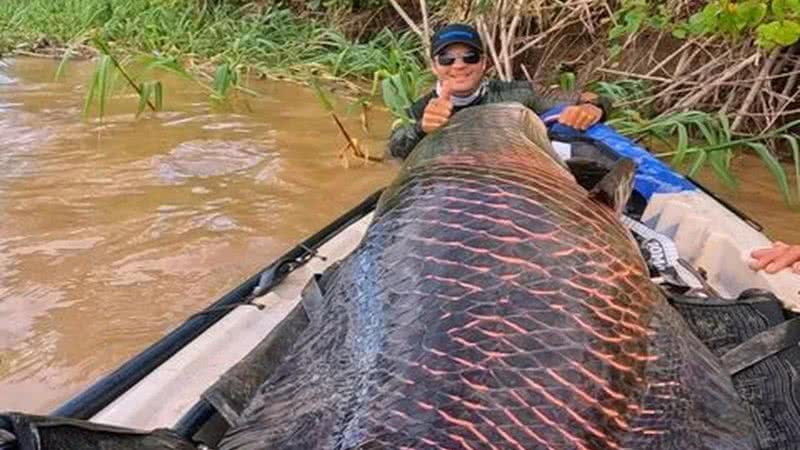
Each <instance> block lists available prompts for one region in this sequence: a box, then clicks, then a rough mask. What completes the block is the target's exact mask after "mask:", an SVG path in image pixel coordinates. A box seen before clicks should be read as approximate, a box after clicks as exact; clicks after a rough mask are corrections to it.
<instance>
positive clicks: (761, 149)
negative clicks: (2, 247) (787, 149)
mask: <svg viewBox="0 0 800 450" xmlns="http://www.w3.org/2000/svg"><path fill="white" fill-rule="evenodd" d="M747 146H748V147H750V148H752V149H753V150H755V151H756V153H758V156H759V157H761V161H763V162H764V165H765V166H767V169H768V170H769V171H770V173H771V174H772V176H773V177H775V181H776V182H777V183H778V189H779V190H780V192H781V195H782V196H783V199H784V201H785V202H786V203H787V204H788V203H790V196H789V181H788V179H787V178H786V171H785V170H783V166H782V165H781V163H780V161H778V158H776V157H775V155H773V154H772V152H770V151H769V149H768V148H767V147H766V146H765V145H764V144H762V143H760V142H750V143H748V144H747Z"/></svg>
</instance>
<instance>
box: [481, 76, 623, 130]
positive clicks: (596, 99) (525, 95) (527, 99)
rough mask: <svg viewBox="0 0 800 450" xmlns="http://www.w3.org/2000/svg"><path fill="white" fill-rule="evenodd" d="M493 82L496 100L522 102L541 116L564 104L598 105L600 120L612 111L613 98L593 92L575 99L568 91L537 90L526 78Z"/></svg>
mask: <svg viewBox="0 0 800 450" xmlns="http://www.w3.org/2000/svg"><path fill="white" fill-rule="evenodd" d="M492 83H493V84H494V85H495V86H493V89H492V91H493V92H494V95H496V96H497V97H496V98H495V99H494V101H515V102H520V103H522V104H523V105H525V106H527V107H528V108H530V109H532V110H533V111H534V112H535V113H536V114H539V115H540V116H541V115H542V114H544V113H545V112H547V111H548V110H550V109H552V108H555V107H556V106H558V105H563V104H568V105H579V104H582V103H589V104H591V105H594V106H597V107H598V108H600V110H602V116H601V117H600V119H599V120H600V121H602V120H604V119H605V118H606V117H607V116H608V114H609V113H610V112H611V100H610V99H609V98H607V97H603V96H599V95H596V94H593V93H583V94H581V95H580V97H579V98H578V99H575V98H574V96H573V98H569V96H568V95H567V93H566V92H563V91H559V90H556V91H553V92H537V91H536V90H535V89H534V88H533V86H532V85H531V83H530V82H528V81H526V80H516V81H493V82H492Z"/></svg>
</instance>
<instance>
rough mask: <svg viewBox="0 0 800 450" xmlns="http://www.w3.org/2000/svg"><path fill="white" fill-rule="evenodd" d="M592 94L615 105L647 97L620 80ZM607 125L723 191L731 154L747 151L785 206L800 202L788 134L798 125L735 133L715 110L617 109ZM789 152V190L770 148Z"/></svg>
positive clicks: (799, 172)
mask: <svg viewBox="0 0 800 450" xmlns="http://www.w3.org/2000/svg"><path fill="white" fill-rule="evenodd" d="M593 90H594V91H595V92H598V93H601V94H603V95H606V96H608V97H610V98H611V99H613V100H614V102H615V103H618V104H623V105H624V104H626V103H630V102H631V101H635V100H640V99H643V98H646V97H647V96H648V95H649V94H650V89H649V87H648V85H647V83H644V82H642V81H641V80H622V81H620V82H616V83H607V82H599V83H594V85H593ZM608 124H609V125H611V126H613V127H615V128H616V129H617V130H618V131H619V132H620V133H622V134H624V135H626V136H629V137H632V138H634V139H637V140H643V139H644V140H647V141H649V142H651V143H652V142H653V141H656V142H659V143H660V144H661V146H662V147H667V148H671V150H669V151H664V152H656V156H658V157H662V158H669V162H670V164H671V165H672V166H673V167H676V168H679V169H684V170H685V171H686V173H687V175H689V176H694V175H696V174H697V173H698V172H699V171H700V170H702V169H703V168H705V167H710V168H711V170H713V171H714V174H715V175H716V176H717V178H718V179H720V180H721V181H722V182H724V183H725V184H726V185H728V186H729V187H735V186H736V185H737V180H736V178H735V176H734V174H733V172H732V170H731V162H732V161H733V159H734V157H735V155H736V153H737V152H744V151H750V152H753V153H754V154H755V155H756V156H758V157H759V158H760V159H761V161H762V162H763V163H764V166H765V168H766V169H767V170H768V171H769V172H770V173H771V174H772V176H773V178H774V179H775V182H776V185H777V187H778V189H779V191H780V192H781V195H782V196H783V198H784V201H785V202H786V203H787V204H798V203H800V137H798V136H797V135H794V134H792V133H791V130H792V129H794V128H796V127H797V126H800V121H794V122H790V123H787V124H784V125H782V126H780V127H776V128H772V129H768V130H764V131H762V132H761V133H760V134H757V135H752V134H736V133H734V132H733V131H732V128H731V124H730V118H729V116H728V115H726V114H724V113H722V112H717V113H708V112H703V111H696V110H689V111H683V112H678V113H669V114H655V113H653V112H652V111H648V110H647V109H646V108H645V109H640V110H636V109H630V108H619V109H617V110H616V111H614V112H613V114H612V116H611V118H610V119H609V120H608ZM781 144H783V145H785V146H786V147H787V148H789V149H791V154H790V160H791V164H792V166H793V169H794V175H795V176H794V179H795V186H794V189H793V188H792V187H791V186H790V181H789V180H790V177H789V176H788V175H787V173H786V170H785V168H784V166H783V165H782V164H781V162H780V161H779V159H778V158H777V157H776V156H775V155H776V152H775V151H772V150H770V148H775V147H777V146H778V145H781Z"/></svg>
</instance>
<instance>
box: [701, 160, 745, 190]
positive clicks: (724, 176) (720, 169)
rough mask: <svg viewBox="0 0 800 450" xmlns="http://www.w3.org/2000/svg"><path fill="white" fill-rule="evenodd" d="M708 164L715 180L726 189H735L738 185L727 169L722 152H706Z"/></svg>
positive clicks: (726, 161) (726, 162)
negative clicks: (724, 185)
mask: <svg viewBox="0 0 800 450" xmlns="http://www.w3.org/2000/svg"><path fill="white" fill-rule="evenodd" d="M708 162H709V163H710V164H711V168H712V169H713V170H714V174H715V175H716V176H717V178H719V179H720V180H721V181H722V182H723V183H725V184H726V185H727V186H728V187H730V188H735V187H736V186H737V185H738V184H739V183H738V182H737V181H736V178H735V177H734V176H733V173H731V170H730V168H729V167H728V160H727V158H726V155H725V152H724V151H714V152H708Z"/></svg>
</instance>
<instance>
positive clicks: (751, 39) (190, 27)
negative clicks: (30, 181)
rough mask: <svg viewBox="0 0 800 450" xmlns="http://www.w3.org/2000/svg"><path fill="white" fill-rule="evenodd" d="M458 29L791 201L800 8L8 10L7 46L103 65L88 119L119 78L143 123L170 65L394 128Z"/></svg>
mask: <svg viewBox="0 0 800 450" xmlns="http://www.w3.org/2000/svg"><path fill="white" fill-rule="evenodd" d="M375 17H381V19H380V21H381V22H380V23H371V21H372V20H373V19H374V18H375ZM387 17H388V18H387ZM454 19H455V20H459V21H468V22H471V23H474V24H476V25H477V26H478V28H479V29H480V30H481V32H482V33H483V35H484V37H485V38H486V40H487V42H488V43H489V50H490V51H489V56H490V60H491V63H492V68H491V75H492V76H495V77H498V78H501V79H511V78H519V77H521V76H523V75H524V76H527V77H528V78H529V79H531V81H532V82H533V83H535V84H537V85H545V86H551V85H555V86H560V87H561V88H562V89H568V90H569V89H586V88H591V89H592V90H595V91H598V92H601V93H604V94H606V95H609V96H611V97H613V98H615V100H616V105H617V108H616V111H615V112H614V113H613V115H612V117H611V124H612V125H614V126H615V127H617V128H618V129H619V130H620V131H621V132H623V133H624V134H626V135H628V136H632V137H634V138H636V139H643V140H646V143H649V144H652V147H654V148H665V146H666V148H668V149H669V151H664V152H662V153H658V154H659V155H660V156H663V157H668V158H670V162H671V163H672V164H673V165H675V166H676V167H679V168H681V169H682V170H685V171H686V172H687V173H688V174H690V175H694V174H696V173H697V172H698V171H699V170H702V169H703V168H705V167H709V168H710V169H711V170H713V171H714V173H715V174H716V175H717V176H718V177H719V178H720V179H722V180H723V181H725V182H726V183H727V184H728V185H731V186H733V185H735V184H736V180H735V178H734V177H733V176H732V174H731V171H730V167H731V161H732V160H733V159H734V158H735V155H736V154H737V152H742V151H752V152H754V153H755V154H757V155H758V156H759V157H760V158H761V159H762V160H763V161H764V164H765V166H766V167H767V169H768V170H770V171H771V172H772V173H773V175H774V176H775V179H776V183H777V185H778V186H779V187H780V189H781V191H782V192H783V194H784V197H785V198H786V199H787V202H793V203H797V202H800V176H798V175H800V155H798V153H799V152H798V138H797V137H796V136H795V134H794V133H795V131H796V129H797V125H798V123H797V121H796V119H797V113H798V111H800V105H798V95H799V92H800V91H799V90H798V89H796V87H797V84H798V81H800V56H796V55H795V53H796V52H795V51H794V46H796V45H798V44H797V42H798V40H799V39H800V0H739V1H732V0H709V1H704V2H695V1H691V0H676V1H674V2H670V3H669V8H668V7H667V6H666V4H665V3H664V2H661V1H656V0H616V1H612V2H608V1H606V0H587V1H586V2H581V3H580V4H577V3H571V2H566V3H564V2H555V1H550V0H544V1H541V2H529V1H524V0H505V1H500V0H427V1H425V0H398V1H394V0H388V1H383V0H311V1H296V0H285V1H277V0H276V1H269V0H259V1H256V2H248V1H245V0H124V1H123V0H26V1H23V0H6V1H4V2H2V3H0V49H1V50H0V51H17V52H20V51H22V52H37V53H42V52H44V53H47V52H50V53H54V54H56V55H59V56H60V55H63V54H64V53H65V52H64V50H66V56H69V55H72V54H83V55H86V54H89V55H97V56H98V60H97V61H98V65H97V71H96V73H95V75H94V79H93V81H92V84H91V85H90V89H89V91H88V92H87V99H86V105H85V106H86V107H85V113H88V112H89V111H92V110H94V111H96V112H97V113H98V114H99V115H100V116H102V113H103V111H104V106H103V105H104V100H105V99H107V98H108V97H109V96H110V95H111V92H112V91H111V88H112V87H113V86H117V85H118V84H120V83H119V81H120V80H122V81H124V83H122V85H123V86H126V88H127V89H133V90H135V91H136V92H137V93H138V94H139V104H138V113H139V114H142V113H144V112H145V111H146V110H148V109H150V110H158V109H159V108H160V107H161V103H162V99H163V95H164V93H163V88H162V86H161V84H160V83H159V82H158V81H157V80H156V79H154V78H153V75H154V74H155V71H158V70H161V71H164V70H166V71H169V72H171V73H175V74H178V75H179V76H181V77H184V78H185V79H186V80H188V81H190V82H192V83H199V84H200V85H201V86H203V87H204V88H205V89H207V91H208V92H209V98H210V99H211V101H212V102H214V103H225V102H228V101H231V99H232V98H234V99H235V97H236V96H237V95H238V93H247V94H252V92H250V91H248V90H247V89H246V87H245V86H243V80H245V79H246V78H247V76H246V75H256V76H260V77H267V78H279V79H291V80H296V81H300V82H305V83H309V84H314V85H315V86H316V88H317V92H318V95H319V96H320V99H321V101H322V102H323V104H324V105H328V104H329V103H328V102H325V101H323V97H324V96H327V94H325V93H324V92H325V91H324V89H323V88H322V87H321V86H326V89H327V88H328V87H330V86H332V85H333V86H335V88H336V89H337V90H338V93H341V90H342V89H345V90H346V92H347V93H348V94H349V95H350V97H351V98H355V101H354V105H355V106H357V107H361V108H362V111H363V109H364V108H366V107H368V106H369V105H370V104H371V102H372V101H373V99H374V98H375V96H376V95H378V94H380V95H381V96H382V100H383V103H384V105H385V106H386V107H387V108H388V109H389V110H390V111H391V112H392V113H393V115H394V116H395V119H396V121H395V122H396V124H398V123H401V122H404V121H407V120H408V119H407V118H406V117H405V114H404V113H403V112H404V110H405V109H406V108H407V107H408V106H409V105H410V104H411V102H412V101H413V100H414V99H415V98H417V97H418V96H419V95H420V94H421V93H422V92H423V90H424V89H426V88H427V87H428V86H429V85H430V83H431V81H432V79H431V74H430V73H429V71H428V70H427V68H426V62H425V61H426V55H425V46H426V42H427V41H428V38H429V35H430V30H431V29H433V28H434V27H435V26H436V25H437V24H439V23H443V22H445V21H449V20H454ZM362 22H363V23H362ZM354 23H355V25H354ZM391 30H394V31H391ZM398 30H400V31H398ZM402 30H407V31H402ZM576 37H577V40H576ZM19 44H26V45H22V46H19ZM567 55H568V56H567ZM115 80H117V81H115ZM206 80H208V81H206ZM92 108H94V109H92ZM328 110H329V111H330V112H331V114H332V117H333V120H335V121H337V122H338V123H341V121H339V120H338V117H336V115H335V113H333V109H332V107H329V108H328ZM362 117H364V116H363V114H362ZM342 133H343V135H345V136H346V145H347V147H346V149H347V148H350V149H352V150H353V151H354V152H356V151H357V150H358V149H357V140H356V139H354V138H352V137H351V133H348V132H347V130H342ZM769 149H781V153H780V154H782V155H783V156H784V157H786V158H788V159H789V160H791V161H792V162H793V163H794V169H795V170H794V172H795V173H794V174H793V177H789V176H788V175H787V174H786V173H785V171H784V169H783V166H782V165H781V164H780V163H779V162H778V159H777V157H776V152H775V151H772V150H769ZM792 178H794V184H796V188H795V189H791V188H790V185H791V184H793V183H791V182H790V180H791V179H792Z"/></svg>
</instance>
